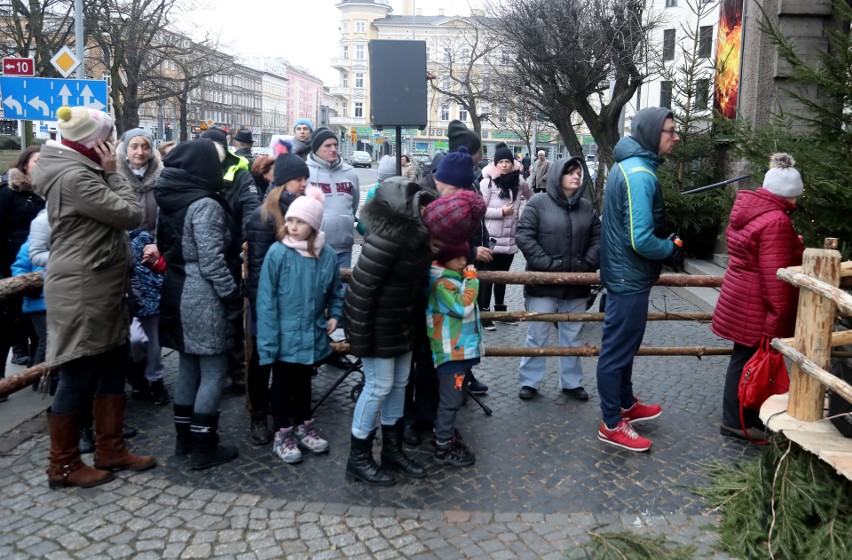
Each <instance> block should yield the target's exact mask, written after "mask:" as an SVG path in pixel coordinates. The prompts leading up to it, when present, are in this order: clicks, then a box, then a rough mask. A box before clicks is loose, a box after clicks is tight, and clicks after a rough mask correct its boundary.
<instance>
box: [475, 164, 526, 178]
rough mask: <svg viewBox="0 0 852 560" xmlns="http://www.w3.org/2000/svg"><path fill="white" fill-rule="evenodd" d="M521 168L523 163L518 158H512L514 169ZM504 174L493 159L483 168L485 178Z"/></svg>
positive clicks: (518, 169)
mask: <svg viewBox="0 0 852 560" xmlns="http://www.w3.org/2000/svg"><path fill="white" fill-rule="evenodd" d="M520 170H521V164H520V163H519V162H518V161H517V160H512V171H520ZM502 174H503V172H502V171H500V169H498V168H497V166H496V165H494V162H493V161H492V162H490V163H489V164H488V165H486V166H485V169H483V170H482V177H483V178H485V179H496V178H497V177H499V176H500V175H502Z"/></svg>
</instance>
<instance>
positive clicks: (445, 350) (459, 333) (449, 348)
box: [426, 262, 482, 368]
mask: <svg viewBox="0 0 852 560" xmlns="http://www.w3.org/2000/svg"><path fill="white" fill-rule="evenodd" d="M478 294H479V280H478V279H476V278H464V279H463V278H462V275H461V274H459V273H458V272H456V271H454V270H450V269H448V268H444V267H443V266H441V265H440V264H438V263H437V262H433V263H432V266H431V268H430V269H429V303H428V305H427V307H426V332H427V334H428V336H429V346H430V347H431V349H432V361H433V362H434V363H435V367H436V368H437V367H439V366H440V365H441V364H444V363H446V362H460V361H463V360H472V359H475V358H479V357H480V356H481V354H482V352H481V348H480V347H481V346H482V332H481V330H480V323H479V305H477V295H478Z"/></svg>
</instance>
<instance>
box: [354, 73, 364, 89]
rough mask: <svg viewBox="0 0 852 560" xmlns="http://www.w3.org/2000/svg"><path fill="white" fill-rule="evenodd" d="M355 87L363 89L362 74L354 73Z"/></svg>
mask: <svg viewBox="0 0 852 560" xmlns="http://www.w3.org/2000/svg"><path fill="white" fill-rule="evenodd" d="M355 87H356V88H362V87H364V73H363V72H356V73H355Z"/></svg>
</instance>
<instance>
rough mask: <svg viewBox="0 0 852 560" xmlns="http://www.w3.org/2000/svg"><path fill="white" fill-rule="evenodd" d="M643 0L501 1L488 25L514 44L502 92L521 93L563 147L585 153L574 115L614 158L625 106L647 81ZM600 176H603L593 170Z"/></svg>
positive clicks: (604, 157)
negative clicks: (552, 128)
mask: <svg viewBox="0 0 852 560" xmlns="http://www.w3.org/2000/svg"><path fill="white" fill-rule="evenodd" d="M645 5H646V1H645V0H500V1H499V3H498V4H497V8H496V14H497V16H496V19H497V22H496V23H495V24H493V25H492V28H491V30H492V31H493V33H494V34H496V35H497V36H499V37H500V38H501V41H502V43H503V44H504V45H511V46H513V47H514V54H513V56H512V57H510V59H509V62H510V63H511V66H512V68H513V70H514V72H513V75H512V76H511V79H506V80H505V81H504V84H505V86H506V87H507V88H508V90H507V95H525V96H526V97H527V99H528V102H529V103H530V104H531V105H533V106H534V107H536V108H538V110H539V111H541V112H543V113H545V114H547V115H548V116H549V117H550V119H551V122H553V125H554V126H555V127H556V128H557V129H558V130H559V133H560V135H561V136H562V139H563V141H564V142H565V144H566V146H567V148H568V150H569V152H570V153H571V154H573V155H581V154H582V153H583V147H582V143H581V142H580V139H579V138H578V137H577V134H576V131H575V130H574V125H573V114H574V112H576V113H578V114H579V115H580V117H581V118H582V119H583V122H584V123H585V125H586V126H587V127H588V128H589V132H590V133H591V135H592V137H593V138H594V139H595V142H596V143H597V146H598V154H599V161H600V162H601V163H605V164H607V165H609V164H611V163H612V161H613V155H612V151H613V148H614V147H615V143H616V142H617V141H618V138H619V131H618V122H619V119H620V116H621V111H622V108H623V107H624V105H625V104H626V103H627V102H628V101H629V100H630V99H631V98H632V97H633V94H634V93H635V91H636V89H637V88H638V87H639V85H640V84H641V83H642V81H643V80H644V79H645V77H646V76H645V73H644V72H643V71H642V70H641V68H642V61H643V59H644V49H645V47H646V41H647V37H648V33H649V31H650V29H651V23H649V22H648V21H647V18H646V17H645ZM598 175H599V178H600V180H602V179H603V177H602V175H603V174H598Z"/></svg>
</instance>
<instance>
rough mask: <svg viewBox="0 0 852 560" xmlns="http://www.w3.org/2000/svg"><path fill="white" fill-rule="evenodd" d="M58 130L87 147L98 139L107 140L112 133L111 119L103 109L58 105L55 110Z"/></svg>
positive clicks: (65, 136)
mask: <svg viewBox="0 0 852 560" xmlns="http://www.w3.org/2000/svg"><path fill="white" fill-rule="evenodd" d="M56 119H57V120H58V121H59V132H60V133H61V134H62V137H63V138H67V139H68V140H71V141H73V142H77V143H78V144H82V145H84V146H86V147H87V148H91V147H92V146H94V145H95V142H97V141H98V140H107V139H109V137H110V136H111V135H112V119H111V118H110V116H109V115H108V114H106V113H104V112H103V111H95V110H94V109H89V108H87V107H67V106H63V107H60V108H59V109H58V110H57V111H56Z"/></svg>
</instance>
